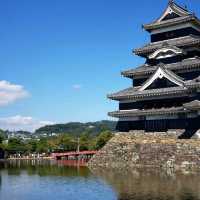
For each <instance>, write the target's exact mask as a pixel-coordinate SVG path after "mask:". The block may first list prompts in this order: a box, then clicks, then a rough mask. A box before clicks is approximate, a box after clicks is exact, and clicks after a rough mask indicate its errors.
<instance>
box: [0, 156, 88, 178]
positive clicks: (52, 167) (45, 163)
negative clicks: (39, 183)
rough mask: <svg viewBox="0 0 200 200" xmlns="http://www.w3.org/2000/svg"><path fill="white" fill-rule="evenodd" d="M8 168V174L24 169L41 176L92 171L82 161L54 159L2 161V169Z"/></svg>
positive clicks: (83, 173) (75, 174)
mask: <svg viewBox="0 0 200 200" xmlns="http://www.w3.org/2000/svg"><path fill="white" fill-rule="evenodd" d="M66 166H67V167H66ZM1 169H6V170H7V173H8V175H20V174H21V173H23V172H24V171H26V172H27V174H28V175H30V176H31V175H39V176H66V177H85V178H87V177H88V176H89V175H90V171H89V169H88V168H87V167H85V166H84V165H82V163H81V164H80V163H75V162H71V161H70V162H67V161H59V162H56V161H54V160H50V161H49V160H11V161H7V162H1V163H0V170H1Z"/></svg>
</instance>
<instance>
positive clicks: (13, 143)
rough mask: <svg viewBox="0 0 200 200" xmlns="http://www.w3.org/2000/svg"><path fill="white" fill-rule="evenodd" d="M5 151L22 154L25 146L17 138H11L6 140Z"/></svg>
mask: <svg viewBox="0 0 200 200" xmlns="http://www.w3.org/2000/svg"><path fill="white" fill-rule="evenodd" d="M7 150H8V152H9V153H24V152H25V151H26V146H25V144H24V142H23V141H22V140H21V139H19V138H11V139H9V140H8V146H7Z"/></svg>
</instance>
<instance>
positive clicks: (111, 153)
mask: <svg viewBox="0 0 200 200" xmlns="http://www.w3.org/2000/svg"><path fill="white" fill-rule="evenodd" d="M182 132H183V130H170V131H168V132H164V133H155V132H154V133H145V132H144V131H132V132H129V133H117V134H115V136H114V137H113V138H112V139H111V140H110V141H109V142H108V143H107V144H106V145H105V146H104V147H103V148H102V149H101V150H100V151H99V152H98V153H97V154H96V155H95V156H94V157H93V158H92V159H91V160H90V162H89V163H88V165H89V166H90V167H113V168H124V167H136V168H141V167H159V168H174V169H181V168H187V169H191V168H200V140H199V139H190V140H180V139H177V136H178V135H180V134H181V133H182Z"/></svg>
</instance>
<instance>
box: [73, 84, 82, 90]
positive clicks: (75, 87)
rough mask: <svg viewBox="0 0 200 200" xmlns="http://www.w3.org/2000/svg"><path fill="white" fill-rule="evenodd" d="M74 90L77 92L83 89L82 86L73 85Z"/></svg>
mask: <svg viewBox="0 0 200 200" xmlns="http://www.w3.org/2000/svg"><path fill="white" fill-rule="evenodd" d="M72 88H73V89H75V90H80V89H81V88H82V85H80V84H74V85H72Z"/></svg>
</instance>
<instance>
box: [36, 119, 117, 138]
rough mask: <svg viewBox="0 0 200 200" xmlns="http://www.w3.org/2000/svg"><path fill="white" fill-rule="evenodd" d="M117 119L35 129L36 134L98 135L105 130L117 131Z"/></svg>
mask: <svg viewBox="0 0 200 200" xmlns="http://www.w3.org/2000/svg"><path fill="white" fill-rule="evenodd" d="M115 127H116V122H115V121H107V120H103V121H98V122H88V123H80V122H70V123H67V124H55V125H48V126H44V127H41V128H39V129H37V130H36V131H35V134H38V135H40V134H52V133H67V134H70V135H74V136H79V135H81V134H82V133H89V134H91V135H94V136H96V135H98V134H99V133H100V132H101V131H103V130H110V131H115Z"/></svg>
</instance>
